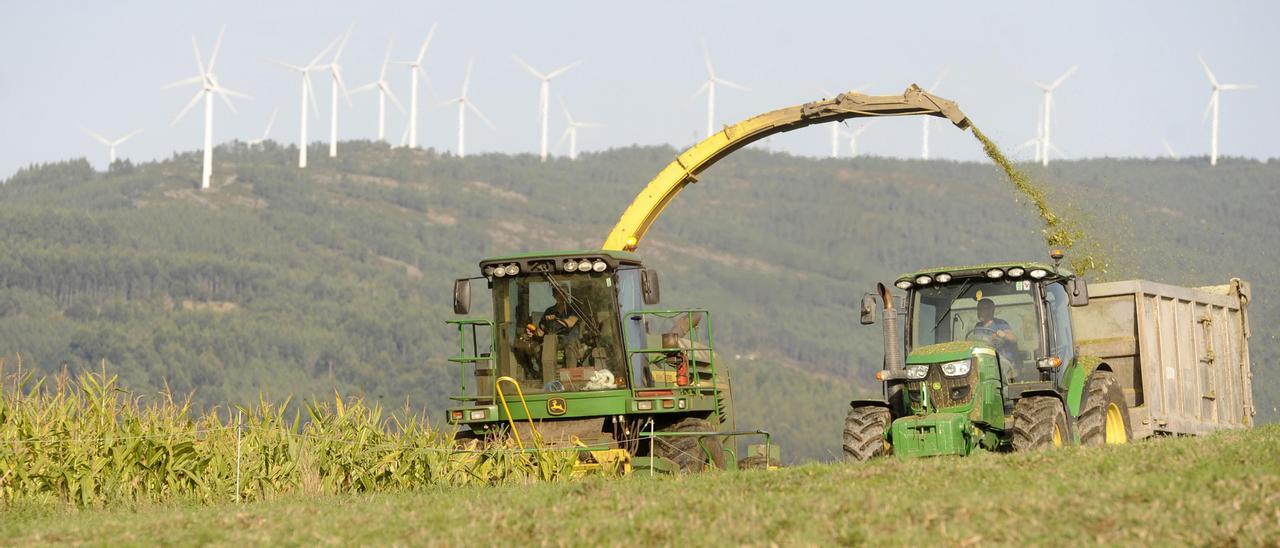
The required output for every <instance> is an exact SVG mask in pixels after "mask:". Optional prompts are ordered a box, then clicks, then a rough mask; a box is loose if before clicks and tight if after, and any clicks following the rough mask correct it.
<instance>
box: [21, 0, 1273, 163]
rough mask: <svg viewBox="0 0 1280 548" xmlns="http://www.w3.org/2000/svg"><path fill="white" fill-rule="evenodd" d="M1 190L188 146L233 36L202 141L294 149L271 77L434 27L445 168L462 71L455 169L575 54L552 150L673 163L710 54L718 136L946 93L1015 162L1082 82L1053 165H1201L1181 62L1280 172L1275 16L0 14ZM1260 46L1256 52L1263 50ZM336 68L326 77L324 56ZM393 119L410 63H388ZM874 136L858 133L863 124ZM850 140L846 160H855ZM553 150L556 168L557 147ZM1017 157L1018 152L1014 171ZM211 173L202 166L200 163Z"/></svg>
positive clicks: (357, 108) (27, 6)
mask: <svg viewBox="0 0 1280 548" xmlns="http://www.w3.org/2000/svg"><path fill="white" fill-rule="evenodd" d="M0 13H3V20H4V21H5V22H6V23H7V24H6V25H5V27H6V28H5V31H4V32H3V33H0V52H3V53H0V178H5V177H8V176H10V175H12V174H13V173H14V172H15V171H16V170H17V169H19V168H22V167H24V166H28V165H31V164H34V163H42V162H51V161H60V160H65V159H69V158H77V157H86V158H88V159H89V160H90V161H91V162H92V163H93V164H94V165H95V166H97V167H99V168H102V167H105V165H106V163H107V149H106V147H105V146H103V145H100V144H99V143H98V142H96V141H95V140H93V139H92V138H91V137H89V136H87V135H86V134H85V133H84V131H83V129H82V128H88V129H89V130H91V131H94V132H97V133H100V134H103V135H106V136H108V137H111V138H115V137H118V136H123V135H124V134H127V133H129V132H130V131H132V130H134V129H142V130H143V133H141V134H139V135H138V136H136V137H134V138H133V139H131V140H130V141H128V142H126V143H125V144H123V145H122V146H121V147H120V155H121V156H122V157H125V158H130V159H132V160H134V161H148V160H153V159H157V158H166V157H168V156H170V155H171V154H172V153H173V152H175V151H187V150H196V149H198V148H199V147H200V145H201V139H202V124H203V115H202V110H201V107H197V108H196V109H194V110H193V111H192V112H190V113H188V114H187V116H186V117H185V118H183V119H181V120H179V121H178V122H177V123H176V124H172V122H173V119H174V117H175V116H176V115H177V114H178V113H179V111H181V110H182V108H183V106H184V105H185V104H186V103H187V102H188V101H189V100H190V99H191V98H192V96H193V94H194V93H196V91H197V89H196V88H195V86H187V87H181V88H175V89H161V87H162V86H163V85H165V84H167V83H169V82H173V81H176V80H181V79H184V78H187V77H190V76H194V75H195V74H196V73H197V72H198V69H197V67H196V61H195V58H194V55H193V53H192V48H191V37H192V36H193V35H194V36H195V38H196V39H197V41H198V42H199V44H200V47H201V49H202V52H203V54H204V56H205V58H206V59H207V58H208V56H209V53H210V50H211V48H212V44H213V42H214V39H215V37H216V36H217V34H218V29H219V28H220V26H222V25H225V26H226V33H225V37H224V39H223V45H222V49H221V52H220V53H219V57H218V60H217V64H216V67H215V70H214V72H215V73H216V74H217V76H218V79H219V81H220V83H221V84H222V85H223V86H225V87H227V88H230V89H233V90H236V91H240V92H243V93H245V94H248V95H251V96H252V99H248V100H245V99H235V98H233V99H232V101H233V104H234V105H235V106H236V109H237V111H238V112H237V113H234V114H233V113H232V112H231V111H230V110H228V109H227V107H226V105H225V104H223V103H221V102H217V103H215V105H214V116H213V117H214V129H213V135H214V141H215V142H226V141H230V140H233V139H240V140H249V139H254V138H257V137H259V136H261V134H262V132H263V131H264V129H265V128H266V125H267V121H268V118H269V117H270V116H271V113H272V112H273V111H275V110H278V116H277V118H276V121H275V125H274V127H273V128H272V131H271V134H270V138H271V139H274V140H276V141H280V142H284V143H296V142H298V140H299V118H300V114H301V113H300V99H301V97H300V84H299V78H300V77H299V75H298V74H297V73H296V72H292V71H288V70H286V69H283V68H281V67H279V66H276V65H273V64H271V63H270V62H268V59H279V60H283V61H285V62H289V63H295V64H302V63H305V62H306V61H307V60H309V59H310V58H312V57H314V56H315V55H316V54H318V53H319V52H320V50H322V49H324V47H325V46H326V45H327V44H329V43H330V42H331V41H333V40H334V39H336V38H337V37H339V36H340V35H341V34H342V33H343V32H344V31H346V30H347V28H348V27H350V28H351V29H352V31H351V32H352V34H351V39H350V42H349V44H348V46H347V48H346V51H345V52H344V54H343V57H342V59H341V63H342V65H343V67H344V77H345V80H346V83H347V85H348V86H349V87H350V88H354V87H357V86H359V85H361V84H365V83H368V82H371V81H373V80H376V79H377V74H378V70H379V66H380V64H381V62H382V59H383V55H384V53H385V51H386V48H387V45H388V41H389V40H393V41H394V45H393V50H392V51H393V53H392V60H393V61H394V60H407V59H411V58H413V57H414V56H416V53H417V50H418V48H419V47H420V46H421V44H422V41H423V40H424V39H425V37H426V35H427V32H428V30H429V29H430V28H431V26H432V25H433V24H438V29H437V31H436V33H435V38H434V40H433V42H432V44H431V48H430V50H429V51H428V52H427V54H426V58H425V60H424V65H425V67H424V68H425V69H426V71H427V72H428V74H429V75H430V79H431V82H432V85H431V86H426V85H423V87H422V90H421V92H420V96H419V107H420V114H419V132H420V134H419V135H420V137H419V140H420V142H421V145H423V146H429V147H434V148H436V149H438V150H444V151H455V150H456V147H457V119H458V116H457V110H456V108H454V107H441V106H439V105H438V103H439V102H440V101H443V100H445V99H449V98H453V97H456V96H457V95H458V94H459V91H460V87H461V85H462V80H463V76H464V72H465V67H466V65H467V63H468V60H473V62H474V74H473V76H472V80H471V90H470V91H471V93H470V98H471V100H472V101H473V103H474V104H475V105H476V106H477V107H478V108H479V109H480V110H481V111H483V112H484V114H485V115H486V116H487V117H488V118H489V119H490V120H492V121H493V124H494V128H489V127H487V126H485V125H484V124H483V123H482V122H480V121H479V120H478V119H476V118H474V117H473V118H469V119H468V121H467V134H466V138H467V143H466V149H467V153H468V154H476V153H483V152H503V153H536V152H537V150H538V148H539V135H540V133H539V124H538V117H537V99H538V81H537V80H536V79H534V78H533V77H532V76H530V75H529V74H528V73H527V72H525V71H524V70H523V69H522V68H521V67H520V66H519V65H518V64H517V63H516V61H515V60H514V59H513V56H520V57H522V58H523V59H525V60H527V61H528V62H529V63H531V64H532V65H533V66H534V67H536V68H538V69H539V70H542V71H544V72H549V71H551V70H554V69H555V68H558V67H560V66H563V65H566V64H569V63H573V62H576V61H581V62H582V63H581V65H579V66H577V67H575V68H573V69H571V70H569V71H567V72H566V73H564V74H563V75H562V76H561V77H559V78H557V79H556V80H554V81H553V82H552V84H551V94H552V102H551V106H552V117H551V131H550V139H551V146H553V147H555V145H556V144H557V140H558V139H559V138H560V137H561V135H562V133H563V132H564V129H565V121H564V117H563V115H562V114H561V112H560V108H559V105H558V102H559V101H561V100H563V102H564V104H565V105H566V106H567V107H568V108H569V109H570V110H571V111H572V113H573V116H574V118H575V119H577V120H579V121H587V122H596V123H599V124H603V125H605V126H606V127H603V128H596V129H583V130H581V131H580V132H579V136H578V145H579V149H580V150H583V151H594V150H604V149H608V148H611V147H621V146H629V145H633V144H640V145H658V144H670V145H673V146H676V147H680V148H683V147H686V146H688V145H691V144H692V143H693V142H695V140H696V139H698V138H701V137H702V136H703V133H705V126H706V109H707V104H706V98H705V97H704V96H698V97H695V96H694V93H695V92H696V91H697V90H698V88H699V87H700V86H701V85H702V83H703V82H704V81H705V80H706V78H707V74H706V68H705V66H704V64H703V59H702V49H701V48H702V44H704V43H705V45H706V47H707V50H708V51H709V52H710V55H711V58H712V60H713V62H714V65H715V70H716V72H717V74H718V75H719V76H721V77H722V78H725V79H728V80H731V81H734V82H737V83H739V84H741V85H743V86H745V87H747V88H749V91H740V90H735V89H728V88H725V87H720V88H718V89H717V105H716V121H717V124H731V123H733V122H735V121H738V120H741V119H744V118H747V117H749V116H752V115H754V114H758V113H761V112H765V111H768V110H773V109H776V108H781V107H785V106H790V105H794V104H799V103H803V102H806V101H811V100H815V99H818V98H821V97H822V96H823V93H822V92H821V91H820V90H822V89H826V90H832V91H834V92H840V91H845V90H849V89H853V88H855V87H860V86H863V85H865V84H869V86H868V87H867V88H866V91H867V92H869V93H873V94H899V93H901V92H902V91H903V90H904V89H905V88H906V87H907V86H908V85H909V84H911V83H918V84H920V85H921V86H923V87H926V88H927V87H929V86H931V85H932V84H933V83H934V82H935V81H936V80H937V79H938V78H939V75H940V74H943V73H944V72H945V77H944V78H943V79H942V80H941V82H940V84H939V85H938V87H937V88H936V89H935V93H936V94H937V95H939V96H942V97H945V98H947V99H951V100H953V101H955V102H957V103H958V104H959V105H960V108H961V109H962V110H963V111H964V112H965V113H966V114H967V115H968V116H969V117H970V119H971V120H972V121H974V123H975V124H976V125H978V127H980V128H982V129H983V131H984V132H985V133H987V134H988V135H989V136H991V137H993V138H994V139H996V140H997V142H999V143H1001V145H1002V146H1003V147H1004V148H1006V150H1012V149H1014V148H1015V147H1017V146H1018V145H1019V144H1022V143H1024V142H1026V141H1028V140H1029V139H1032V138H1033V137H1034V136H1035V134H1036V127H1037V126H1036V124H1037V118H1038V116H1039V111H1040V104H1041V100H1042V94H1041V92H1040V90H1039V89H1037V88H1036V87H1035V85H1034V84H1033V81H1037V80H1038V81H1041V82H1051V81H1053V80H1054V79H1056V78H1058V77H1059V76H1060V75H1061V74H1063V73H1064V72H1066V71H1067V70H1068V69H1069V68H1070V67H1072V66H1074V65H1079V70H1078V71H1077V72H1075V73H1074V74H1073V75H1072V76H1071V77H1070V78H1069V79H1068V80H1066V81H1065V82H1064V83H1063V85H1062V86H1061V87H1060V88H1059V89H1058V91H1057V92H1056V93H1055V95H1054V97H1055V104H1054V113H1055V116H1054V120H1053V122H1052V142H1053V144H1054V145H1055V146H1056V147H1057V148H1058V149H1060V150H1061V153H1062V155H1063V156H1064V157H1066V158H1090V157H1153V156H1161V155H1164V154H1165V146H1164V144H1163V143H1162V141H1164V140H1167V141H1168V143H1169V146H1170V147H1172V149H1173V150H1174V152H1175V153H1176V154H1178V155H1181V156H1196V155H1201V156H1203V155H1206V154H1207V153H1208V150H1209V139H1210V129H1209V124H1207V123H1205V121H1204V120H1203V118H1202V115H1203V112H1204V109H1205V107H1206V105H1207V103H1208V100H1209V95H1210V84H1209V82H1208V79H1207V77H1206V75H1205V73H1204V71H1203V69H1202V68H1201V67H1200V64H1199V62H1198V61H1197V60H1196V57H1197V55H1203V56H1204V58H1205V60H1206V61H1208V62H1209V64H1210V66H1211V67H1212V69H1213V71H1214V73H1215V74H1216V75H1217V76H1218V79H1219V81H1221V82H1223V83H1239V84H1254V85H1257V86H1258V88H1257V89H1253V90H1248V91H1237V92H1230V93H1224V95H1223V97H1222V104H1221V131H1222V134H1221V141H1220V143H1221V145H1220V147H1221V154H1223V155H1225V156H1243V157H1249V158H1258V159H1268V158H1273V157H1280V140H1277V139H1275V138H1274V132H1275V128H1274V126H1275V124H1276V122H1280V102H1277V101H1274V100H1272V98H1273V97H1276V96H1277V94H1280V63H1277V62H1276V61H1275V58H1274V56H1275V52H1277V51H1280V33H1277V32H1275V30H1274V28H1273V26H1274V21H1276V20H1280V3H1277V2H1264V1H1254V2H1176V1H1175V2H1146V1H1142V2H1095V1H1081V2H1054V3H1049V2H967V3H963V4H962V3H956V2H945V3H944V2H927V1H922V2H914V3H911V4H910V5H909V6H907V5H903V4H901V3H896V2H874V3H872V2H840V1H829V2H809V3H799V2H788V3H778V2H728V1H702V2H674V1H646V2H633V3H618V2H596V1H567V2H515V1H512V2H506V1H491V2H422V1H414V2H409V1H397V2H358V3H357V2H336V1H314V2H300V1H274V2H249V1H238V0H232V1H220V2H199V3H194V2H160V1H152V2H144V1H116V2H30V1H28V2H14V1H12V0H3V1H0ZM1267 52H1271V53H1267ZM326 62H327V60H326ZM387 77H388V80H389V82H390V84H391V86H392V89H393V91H394V93H395V94H396V95H397V96H398V97H399V99H400V100H401V102H403V103H405V105H406V108H407V105H408V99H409V70H408V69H407V68H405V67H402V66H398V65H396V66H391V67H390V68H389V69H388V73H387ZM312 78H313V83H314V86H315V89H316V91H317V93H318V95H319V96H318V97H317V98H316V99H317V101H316V102H317V104H318V106H319V107H320V112H319V113H318V115H317V114H311V115H310V116H311V118H310V121H309V126H310V128H309V132H308V133H309V135H308V140H309V141H313V142H314V141H322V140H327V139H328V134H329V101H330V78H329V76H328V75H327V73H321V72H317V73H315V74H314V75H313V76H312ZM350 99H351V102H352V104H351V105H348V104H347V103H346V102H345V100H344V101H340V103H339V112H338V116H339V139H340V140H344V139H372V138H374V137H375V136H376V131H377V95H376V93H364V94H356V95H352V96H351V97H350ZM407 120H408V117H407V115H406V114H402V113H400V112H399V111H397V110H396V109H395V108H394V107H392V106H389V107H388V120H387V125H388V130H387V133H388V138H389V139H390V140H392V141H394V142H399V140H400V138H401V136H402V134H403V131H404V128H405V126H406V124H407ZM865 123H867V122H866V121H865V120H861V121H851V122H849V125H850V126H851V127H856V126H857V125H860V124H865ZM920 126H921V123H920V122H919V121H918V120H910V119H891V120H880V121H877V122H876V123H875V125H874V126H873V127H871V128H868V129H867V130H866V131H865V132H864V133H863V134H862V136H861V138H860V139H859V142H858V149H859V152H860V153H862V154H875V155H881V156H892V157H903V158H918V157H920V152H921V150H920V149H921V127H920ZM930 139H931V140H930V156H931V157H932V158H945V159H954V160H980V159H981V158H982V152H981V149H980V147H979V146H978V145H977V144H976V142H974V140H973V139H972V137H971V136H969V135H966V134H964V133H962V132H960V131H957V130H955V129H953V128H950V127H949V126H948V125H947V124H945V123H935V124H934V125H933V126H932V131H931V138H930ZM761 146H768V147H770V148H772V149H774V150H779V151H786V152H790V153H793V154H800V155H806V156H827V155H829V154H830V149H831V145H830V130H829V129H828V128H827V127H810V128H805V129H802V130H798V131H795V132H792V133H789V134H785V135H781V136H778V137H776V138H775V139H773V140H772V141H771V142H769V143H767V145H766V144H762V145H761ZM846 146H847V143H844V142H842V144H841V147H842V150H841V154H847V149H846V148H844V147H846ZM553 152H557V153H559V154H565V153H567V150H566V147H565V146H564V144H561V146H560V147H559V148H558V149H556V148H553ZM1030 154H1031V152H1030V148H1029V147H1028V148H1024V149H1021V150H1020V152H1019V153H1018V154H1015V155H1021V156H1023V157H1028V156H1029V155H1030ZM215 162H216V156H215Z"/></svg>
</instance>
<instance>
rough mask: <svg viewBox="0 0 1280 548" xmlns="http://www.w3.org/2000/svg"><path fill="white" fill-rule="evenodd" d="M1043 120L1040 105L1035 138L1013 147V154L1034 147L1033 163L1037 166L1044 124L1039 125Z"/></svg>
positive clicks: (1042, 109)
mask: <svg viewBox="0 0 1280 548" xmlns="http://www.w3.org/2000/svg"><path fill="white" fill-rule="evenodd" d="M1043 118H1044V106H1043V105H1042V106H1041V107H1040V111H1039V112H1037V113H1036V136H1035V137H1032V138H1030V139H1027V140H1026V141H1024V142H1023V143H1022V144H1020V145H1018V146H1016V147H1013V152H1014V153H1021V152H1022V151H1023V150H1026V148H1027V147H1034V150H1035V163H1037V164H1038V163H1040V146H1041V143H1043V142H1044V124H1043V123H1041V120H1042V119H1043Z"/></svg>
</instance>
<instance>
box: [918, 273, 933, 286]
mask: <svg viewBox="0 0 1280 548" xmlns="http://www.w3.org/2000/svg"><path fill="white" fill-rule="evenodd" d="M932 281H933V278H930V277H929V276H927V275H924V274H921V275H919V276H916V285H929V283H930V282H932Z"/></svg>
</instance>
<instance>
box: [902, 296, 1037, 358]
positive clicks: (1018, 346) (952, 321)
mask: <svg viewBox="0 0 1280 548" xmlns="http://www.w3.org/2000/svg"><path fill="white" fill-rule="evenodd" d="M1032 289H1033V288H1032V283H1031V281H1030V280H1011V279H1007V278H1003V279H999V280H991V279H988V278H965V279H960V280H956V281H953V282H951V283H949V284H946V285H933V286H926V287H923V288H918V289H916V290H915V291H914V297H913V301H912V309H913V313H912V316H913V324H912V326H911V338H912V341H911V347H912V348H913V349H915V348H920V347H922V346H927V345H930V344H937V343H945V342H952V341H965V340H970V341H981V342H985V343H987V344H989V345H991V347H992V348H993V349H995V351H996V353H997V354H999V355H1000V361H1001V363H1002V364H1005V369H1006V378H1012V379H1013V380H1015V381H1016V380H1023V381H1030V380H1036V379H1037V378H1038V375H1037V374H1036V373H1035V364H1034V360H1033V359H1032V358H1033V357H1034V355H1035V353H1036V349H1037V348H1038V345H1039V335H1038V334H1037V330H1036V326H1037V325H1038V322H1037V319H1036V318H1037V316H1036V315H1037V312H1036V305H1035V299H1034V292H1033V291H1032Z"/></svg>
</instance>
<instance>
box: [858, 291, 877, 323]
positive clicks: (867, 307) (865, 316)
mask: <svg viewBox="0 0 1280 548" xmlns="http://www.w3.org/2000/svg"><path fill="white" fill-rule="evenodd" d="M860 321H861V322H862V325H871V324H873V323H876V296H875V295H873V294H871V293H867V294H866V295H863V296H862V315H861V320H860Z"/></svg>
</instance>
